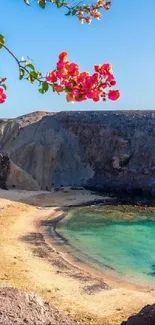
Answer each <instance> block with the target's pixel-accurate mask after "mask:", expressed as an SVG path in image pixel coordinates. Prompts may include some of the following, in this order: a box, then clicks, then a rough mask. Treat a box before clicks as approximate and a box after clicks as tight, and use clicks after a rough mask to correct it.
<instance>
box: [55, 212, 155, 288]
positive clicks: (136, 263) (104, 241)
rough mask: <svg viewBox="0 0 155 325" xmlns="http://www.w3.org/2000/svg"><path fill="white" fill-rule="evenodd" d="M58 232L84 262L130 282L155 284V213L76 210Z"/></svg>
mask: <svg viewBox="0 0 155 325" xmlns="http://www.w3.org/2000/svg"><path fill="white" fill-rule="evenodd" d="M124 216H125V218H124V219H123V217H124ZM57 231H58V232H59V233H60V234H61V235H63V236H64V237H65V238H66V239H67V240H68V243H69V244H70V246H69V247H70V249H72V252H73V254H75V255H76V256H79V257H80V258H81V259H83V260H87V261H89V262H90V263H91V262H92V263H95V264H96V266H99V267H100V268H102V269H104V268H105V267H106V268H109V270H110V269H111V270H113V271H115V272H117V273H119V274H120V275H122V276H124V277H125V278H127V279H131V280H136V281H139V282H140V283H142V282H143V283H145V284H151V285H153V284H155V214H154V215H151V216H147V215H145V214H141V215H138V213H137V212H128V211H127V212H120V211H118V210H117V211H113V210H110V211H108V213H106V209H105V208H104V209H102V208H99V210H98V209H97V208H96V207H95V208H93V207H91V208H86V209H85V208H82V209H76V210H73V211H72V213H70V215H69V217H67V218H65V219H64V220H63V221H62V222H60V223H59V224H58V227H57Z"/></svg>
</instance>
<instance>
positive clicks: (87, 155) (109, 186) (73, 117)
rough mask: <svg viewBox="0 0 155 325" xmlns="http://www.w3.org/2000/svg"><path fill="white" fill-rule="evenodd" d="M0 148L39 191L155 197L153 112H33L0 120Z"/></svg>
mask: <svg viewBox="0 0 155 325" xmlns="http://www.w3.org/2000/svg"><path fill="white" fill-rule="evenodd" d="M0 145H1V147H2V149H3V151H5V152H6V153H8V154H9V156H10V158H11V160H12V161H13V162H14V163H15V164H16V165H18V166H19V167H20V168H22V169H24V170H25V171H26V172H27V173H28V174H30V175H31V176H32V177H33V179H35V180H36V181H37V183H38V184H39V186H40V187H41V188H42V189H44V190H51V188H52V187H60V186H61V185H62V186H84V187H87V188H90V189H91V188H93V189H100V190H105V191H113V192H119V193H121V192H123V193H125V192H126V193H129V194H134V195H135V194H138V195H139V194H140V195H141V194H144V195H152V196H155V113H154V112H153V111H126V112H125V111H111V112H110V111H109V112H107V111H97V112H92V111H90V112H60V113H53V114H52V113H49V114H48V113H43V112H41V113H39V112H35V113H32V114H29V115H27V116H23V117H20V118H17V119H12V120H5V121H4V120H1V121H0Z"/></svg>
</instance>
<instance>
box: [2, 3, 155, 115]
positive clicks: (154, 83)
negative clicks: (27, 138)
mask: <svg viewBox="0 0 155 325" xmlns="http://www.w3.org/2000/svg"><path fill="white" fill-rule="evenodd" d="M64 12H65V11H64V9H59V10H58V9H56V7H55V6H52V5H50V4H49V5H48V7H47V9H46V10H41V9H40V8H39V7H38V6H37V5H36V4H32V5H31V7H28V6H26V5H25V4H24V2H23V0H1V1H0V13H1V19H0V33H3V34H4V35H5V37H6V44H7V45H8V46H9V47H10V48H11V49H12V51H14V53H16V55H17V56H18V57H19V58H20V57H21V56H24V57H26V56H27V55H28V56H29V57H30V58H32V59H33V60H34V63H35V65H36V67H38V69H40V70H41V71H42V72H44V73H46V72H47V71H49V70H52V69H53V68H54V67H55V62H56V60H57V56H58V54H59V53H60V52H61V51H67V52H68V53H69V59H70V60H72V61H74V62H77V63H78V64H79V65H80V67H81V69H82V70H85V71H92V67H93V65H94V64H95V63H96V64H99V63H104V62H109V63H112V65H113V70H114V75H115V77H116V80H117V87H118V88H119V89H120V91H121V98H120V99H119V100H118V101H117V102H111V101H107V102H106V103H104V102H99V103H93V102H92V101H90V100H89V101H86V102H82V103H76V104H68V103H66V101H65V98H64V95H60V96H58V95H57V94H53V93H52V92H48V93H47V94H45V95H41V94H39V93H38V90H37V85H36V86H35V85H31V84H29V83H28V82H26V81H19V80H18V69H17V66H16V63H15V62H14V61H13V60H12V59H11V57H9V55H8V54H7V53H5V52H4V50H3V51H1V52H0V76H7V78H8V91H7V94H8V99H7V102H6V103H5V104H3V105H0V111H1V113H0V116H1V117H14V116H18V115H22V114H26V113H28V112H31V111H34V110H47V111H60V110H74V109H76V110H93V109H103V110H104V109H122V110H124V109H155V0H149V1H144V0H141V1H140V0H112V9H111V10H110V11H108V12H104V16H103V18H102V20H101V21H98V20H94V21H93V22H92V24H90V25H86V24H84V25H81V24H80V23H79V22H78V20H77V18H76V17H71V18H70V17H66V16H64Z"/></svg>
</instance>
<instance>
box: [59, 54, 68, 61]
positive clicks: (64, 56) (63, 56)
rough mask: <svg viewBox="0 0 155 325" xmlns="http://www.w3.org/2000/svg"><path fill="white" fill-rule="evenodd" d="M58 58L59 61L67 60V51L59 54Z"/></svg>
mask: <svg viewBox="0 0 155 325" xmlns="http://www.w3.org/2000/svg"><path fill="white" fill-rule="evenodd" d="M59 60H60V61H64V62H65V61H67V52H62V53H60V54H59Z"/></svg>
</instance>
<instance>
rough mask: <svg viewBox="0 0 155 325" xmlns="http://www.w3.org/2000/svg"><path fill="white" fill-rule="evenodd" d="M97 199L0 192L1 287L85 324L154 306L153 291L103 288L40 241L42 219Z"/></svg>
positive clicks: (109, 324)
mask: <svg viewBox="0 0 155 325" xmlns="http://www.w3.org/2000/svg"><path fill="white" fill-rule="evenodd" d="M97 198H99V197H97V196H92V195H90V193H88V192H86V191H85V192H84V191H81V192H79V191H71V192H68V193H65V194H64V193H60V192H57V193H56V192H55V193H49V194H47V193H43V192H42V193H40V194H39V195H38V193H35V192H31V193H30V192H29V193H28V192H23V191H20V192H19V191H2V190H0V231H1V232H0V234H1V235H0V247H1V253H0V265H1V267H0V286H13V287H18V288H26V289H29V290H33V291H35V292H36V293H38V294H41V295H42V296H43V297H44V298H45V299H46V300H48V301H49V302H52V303H53V304H55V306H57V307H59V309H61V310H63V311H65V312H66V313H67V314H69V315H70V316H71V317H72V318H74V319H75V320H78V321H80V322H84V323H85V324H95V323H98V324H101V323H102V324H105V325H116V324H120V322H121V321H122V320H124V319H126V318H127V317H128V316H129V315H130V314H133V313H134V312H137V311H138V310H139V309H141V307H143V306H144V305H145V304H148V303H154V301H155V295H154V292H144V291H142V290H138V289H137V290H135V289H132V288H131V287H130V286H125V285H124V284H122V285H121V284H120V285H118V284H113V283H112V282H111V281H110V279H109V281H108V279H107V278H106V283H107V285H106V284H105V282H104V280H105V279H104V276H103V277H101V278H98V277H96V276H94V274H90V273H89V272H88V271H83V270H80V269H78V268H77V267H76V266H75V267H74V266H72V265H70V264H69V263H66V262H65V261H64V260H63V258H62V254H61V253H60V252H59V253H58V252H56V251H55V250H53V249H52V247H51V246H50V245H49V241H48V237H46V236H45V237H43V235H42V227H40V221H43V220H44V221H45V220H48V219H51V218H52V217H53V218H54V217H55V216H56V215H59V214H61V213H62V210H61V209H60V208H59V207H62V206H67V205H70V204H79V203H84V202H86V201H91V200H92V199H97ZM19 200H21V202H19ZM47 205H48V206H49V205H53V207H45V206H47Z"/></svg>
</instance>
